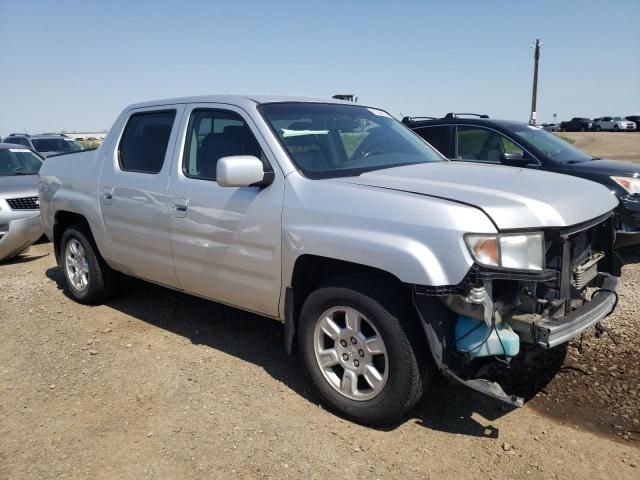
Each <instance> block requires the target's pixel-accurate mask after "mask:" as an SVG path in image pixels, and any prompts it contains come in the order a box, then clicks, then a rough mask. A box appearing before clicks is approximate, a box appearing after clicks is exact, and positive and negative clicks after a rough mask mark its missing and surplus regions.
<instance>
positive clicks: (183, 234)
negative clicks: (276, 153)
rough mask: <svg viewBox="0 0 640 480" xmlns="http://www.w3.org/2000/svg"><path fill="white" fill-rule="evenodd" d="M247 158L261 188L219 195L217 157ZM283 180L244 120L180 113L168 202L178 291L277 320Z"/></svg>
mask: <svg viewBox="0 0 640 480" xmlns="http://www.w3.org/2000/svg"><path fill="white" fill-rule="evenodd" d="M234 155H252V156H256V157H258V158H260V159H261V160H262V163H263V165H264V167H263V168H264V169H265V171H274V170H275V172H274V173H275V180H274V182H273V183H272V184H271V185H269V186H267V187H265V188H260V187H221V186H220V185H218V183H217V182H216V165H217V162H218V159H220V158H221V157H228V156H234ZM283 193H284V177H283V175H282V172H281V171H280V170H279V167H278V165H277V163H276V161H275V158H274V157H273V155H272V153H271V151H270V150H269V148H268V146H267V144H266V142H265V141H264V140H263V138H262V137H261V136H260V134H259V132H258V131H257V128H256V127H255V125H254V124H253V121H252V120H251V118H250V117H249V116H248V115H247V114H246V112H244V111H243V110H242V109H240V108H238V107H235V106H231V105H226V104H220V105H218V104H194V105H190V106H188V107H187V109H186V111H185V114H184V120H183V122H182V126H181V128H180V134H179V142H178V146H177V148H176V161H175V165H174V168H173V173H172V175H171V182H170V187H169V195H170V197H171V200H172V202H173V210H172V212H171V229H172V234H171V238H172V242H171V243H172V249H173V255H174V259H175V268H176V274H177V277H178V280H179V282H180V285H181V286H182V288H183V289H184V290H186V291H188V292H190V293H194V294H197V295H200V296H203V297H206V298H210V299H212V300H216V301H219V302H223V303H227V304H230V305H235V306H239V307H242V308H244V309H247V310H252V311H255V312H259V313H262V314H265V315H270V316H277V315H278V303H279V297H280V287H281V283H282V281H281V242H282V227H281V217H282V201H283Z"/></svg>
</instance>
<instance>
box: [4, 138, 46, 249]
mask: <svg viewBox="0 0 640 480" xmlns="http://www.w3.org/2000/svg"><path fill="white" fill-rule="evenodd" d="M41 166H42V159H41V158H40V157H39V156H38V155H37V154H36V153H34V152H32V151H31V150H29V149H27V148H25V147H23V146H19V145H12V144H6V143H0V261H2V260H6V259H8V258H12V257H15V256H16V255H19V254H20V253H24V252H25V251H26V250H27V249H28V248H29V246H31V244H32V243H33V242H35V241H36V240H38V239H39V238H40V237H41V236H42V224H41V222H40V213H39V210H38V206H39V201H38V171H39V170H40V167H41Z"/></svg>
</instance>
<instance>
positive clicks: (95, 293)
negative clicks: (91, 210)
mask: <svg viewBox="0 0 640 480" xmlns="http://www.w3.org/2000/svg"><path fill="white" fill-rule="evenodd" d="M59 251H60V265H61V267H62V272H63V274H64V279H65V283H66V286H67V291H68V292H69V294H70V295H71V296H72V297H73V299H74V300H75V301H76V302H79V303H83V304H96V303H101V302H103V301H104V300H106V299H107V298H109V297H110V296H111V295H112V294H113V293H114V292H115V288H116V283H117V278H116V277H117V274H116V272H115V271H114V270H112V269H111V268H110V267H109V266H108V265H107V264H106V262H105V261H104V259H103V258H102V256H101V255H100V252H99V251H98V248H97V247H96V244H95V242H94V240H93V237H92V235H91V233H90V232H89V230H88V228H87V227H85V226H84V225H82V224H76V225H72V226H70V227H68V228H67V229H66V230H65V231H64V233H63V234H62V238H61V239H60V247H59ZM74 273H75V275H74Z"/></svg>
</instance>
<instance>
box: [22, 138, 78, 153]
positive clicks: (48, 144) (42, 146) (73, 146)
mask: <svg viewBox="0 0 640 480" xmlns="http://www.w3.org/2000/svg"><path fill="white" fill-rule="evenodd" d="M31 142H32V143H33V146H34V148H35V149H36V150H37V151H39V152H77V151H79V150H82V146H81V145H80V144H79V143H77V142H76V141H75V140H71V139H69V138H34V139H32V140H31Z"/></svg>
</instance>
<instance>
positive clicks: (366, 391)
mask: <svg viewBox="0 0 640 480" xmlns="http://www.w3.org/2000/svg"><path fill="white" fill-rule="evenodd" d="M313 348H314V353H315V358H316V362H317V364H318V367H319V368H320V371H321V372H322V375H323V376H324V378H325V380H327V382H328V383H329V385H331V386H332V387H333V388H334V389H335V390H336V391H337V392H338V393H340V394H341V395H343V396H345V397H347V398H349V399H351V400H358V401H365V400H371V399H372V398H374V397H376V396H377V395H379V394H380V392H381V391H382V390H383V388H384V386H385V385H386V383H387V379H388V376H389V362H388V355H387V349H386V346H385V343H384V340H383V339H382V336H381V335H380V333H379V332H378V330H377V329H376V327H375V325H374V324H373V323H372V322H371V321H370V320H369V319H368V318H367V317H366V316H365V315H364V314H363V313H362V312H359V311H358V310H356V309H355V308H352V307H346V306H336V307H333V308H330V309H329V310H327V311H325V312H324V313H323V314H322V315H320V317H319V318H318V321H317V322H316V327H315V330H314V335H313Z"/></svg>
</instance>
